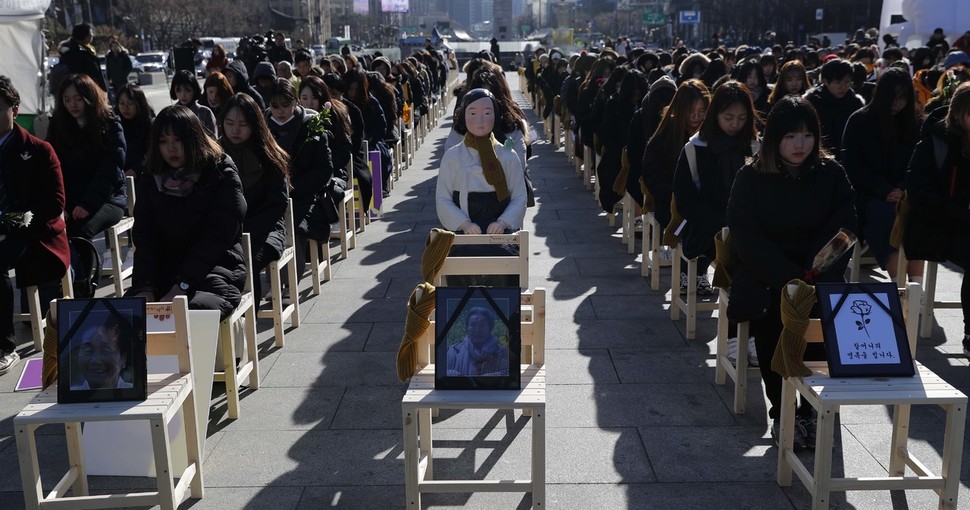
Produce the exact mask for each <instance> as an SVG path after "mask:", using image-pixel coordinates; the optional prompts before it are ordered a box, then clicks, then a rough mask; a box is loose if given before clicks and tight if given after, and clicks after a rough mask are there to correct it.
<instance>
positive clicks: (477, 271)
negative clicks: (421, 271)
mask: <svg viewBox="0 0 970 510" xmlns="http://www.w3.org/2000/svg"><path fill="white" fill-rule="evenodd" d="M502 244H512V245H518V247H519V256H518V257H512V256H507V257H502V256H497V257H453V256H449V257H447V258H445V262H444V264H442V265H441V269H440V270H438V274H437V275H435V282H434V284H435V285H441V284H442V282H443V281H444V279H443V277H445V276H449V275H454V276H460V275H517V276H518V277H519V286H520V287H522V288H523V289H527V288H529V231H528V230H519V231H518V232H515V233H513V234H461V235H456V236H455V240H454V242H453V243H452V246H473V245H502Z"/></svg>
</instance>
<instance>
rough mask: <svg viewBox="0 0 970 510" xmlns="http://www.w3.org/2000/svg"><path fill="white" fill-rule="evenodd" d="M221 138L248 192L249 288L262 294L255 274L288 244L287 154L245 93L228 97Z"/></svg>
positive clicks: (222, 120)
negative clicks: (285, 218)
mask: <svg viewBox="0 0 970 510" xmlns="http://www.w3.org/2000/svg"><path fill="white" fill-rule="evenodd" d="M223 111H224V112H225V113H224V115H223V117H222V119H221V123H220V127H221V128H222V130H221V132H222V138H220V139H219V144H220V145H221V146H222V149H223V150H224V151H225V152H226V155H228V156H229V157H231V158H232V161H233V163H235V165H236V169H237V171H238V172H239V179H240V180H241V181H242V186H243V194H244V195H245V196H246V220H245V221H244V223H243V231H244V232H248V233H249V243H250V244H251V245H252V249H253V292H254V293H255V296H256V298H257V299H259V298H261V297H262V296H263V289H262V285H261V281H260V278H259V277H258V276H257V275H259V274H260V273H261V272H262V271H263V269H266V266H268V265H269V263H270V262H272V261H274V260H278V259H279V258H280V255H282V254H283V249H284V248H285V247H286V232H285V230H284V228H285V226H284V219H283V215H284V214H285V213H286V203H287V198H288V195H289V190H288V187H289V157H288V156H287V155H286V152H285V151H284V150H283V149H281V148H280V146H279V145H277V144H276V140H275V139H273V135H271V134H270V132H269V127H268V126H267V125H266V119H265V118H263V111H262V110H261V109H260V108H259V105H257V104H256V102H255V101H253V98H251V97H249V96H247V95H246V94H242V93H240V94H235V95H233V96H232V97H230V98H229V99H228V100H227V101H226V103H225V108H224V110H223Z"/></svg>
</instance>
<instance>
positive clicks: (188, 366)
mask: <svg viewBox="0 0 970 510" xmlns="http://www.w3.org/2000/svg"><path fill="white" fill-rule="evenodd" d="M146 313H147V314H148V315H170V316H172V318H173V319H174V320H173V322H172V323H173V324H174V326H175V330H174V331H160V332H148V340H147V353H148V355H149V356H166V355H168V356H171V355H174V356H177V357H178V361H179V372H180V373H183V374H188V373H191V372H192V359H191V357H190V356H189V352H190V349H191V347H192V345H191V344H192V337H191V335H189V301H188V298H186V297H185V296H176V297H175V300H174V301H173V302H171V303H148V304H147V306H146Z"/></svg>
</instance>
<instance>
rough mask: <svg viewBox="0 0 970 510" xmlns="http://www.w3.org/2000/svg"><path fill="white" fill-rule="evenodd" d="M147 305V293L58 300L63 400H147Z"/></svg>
mask: <svg viewBox="0 0 970 510" xmlns="http://www.w3.org/2000/svg"><path fill="white" fill-rule="evenodd" d="M145 305H146V301H145V298H143V297H137V298H136V297H130V298H92V299H61V300H58V301H57V319H58V320H57V402H58V403H59V404H71V403H82V402H126V401H144V400H145V399H146V396H147V390H148V359H147V354H146V349H147V347H146V343H145V342H146V330H147V327H146V314H145ZM112 339H114V342H111V340H112ZM112 343H113V345H112Z"/></svg>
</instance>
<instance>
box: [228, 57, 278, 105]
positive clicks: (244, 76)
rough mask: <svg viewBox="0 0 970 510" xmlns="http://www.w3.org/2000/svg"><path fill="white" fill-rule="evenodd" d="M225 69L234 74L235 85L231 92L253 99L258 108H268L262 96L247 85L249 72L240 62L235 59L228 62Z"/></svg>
mask: <svg viewBox="0 0 970 510" xmlns="http://www.w3.org/2000/svg"><path fill="white" fill-rule="evenodd" d="M226 69H228V70H230V71H232V72H234V73H236V85H234V86H233V89H232V91H233V92H242V93H243V94H246V95H247V96H249V97H251V98H253V101H256V104H258V105H259V107H260V108H269V105H268V104H266V101H265V100H264V99H263V96H262V95H261V94H260V93H259V92H257V91H256V89H255V88H253V86H252V85H251V84H250V83H249V71H248V70H246V64H244V63H243V61H242V60H239V59H236V60H233V61H232V62H229V65H227V66H226Z"/></svg>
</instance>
